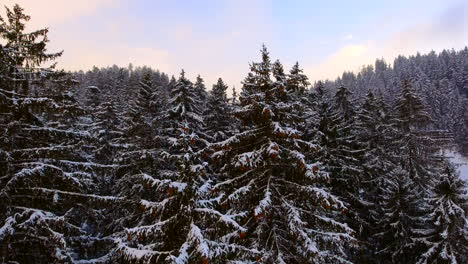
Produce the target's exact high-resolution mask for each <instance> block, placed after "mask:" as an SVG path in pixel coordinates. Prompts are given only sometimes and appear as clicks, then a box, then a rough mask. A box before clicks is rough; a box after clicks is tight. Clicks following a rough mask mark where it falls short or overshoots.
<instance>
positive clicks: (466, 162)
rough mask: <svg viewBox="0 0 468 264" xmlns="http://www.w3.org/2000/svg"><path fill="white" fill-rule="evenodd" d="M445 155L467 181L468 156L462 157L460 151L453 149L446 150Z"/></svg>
mask: <svg viewBox="0 0 468 264" xmlns="http://www.w3.org/2000/svg"><path fill="white" fill-rule="evenodd" d="M447 157H449V159H450V161H451V162H453V163H454V164H455V165H456V166H457V169H458V171H459V172H460V177H461V178H463V179H465V180H466V181H468V157H464V156H462V155H461V154H460V153H458V152H454V151H450V152H448V153H447Z"/></svg>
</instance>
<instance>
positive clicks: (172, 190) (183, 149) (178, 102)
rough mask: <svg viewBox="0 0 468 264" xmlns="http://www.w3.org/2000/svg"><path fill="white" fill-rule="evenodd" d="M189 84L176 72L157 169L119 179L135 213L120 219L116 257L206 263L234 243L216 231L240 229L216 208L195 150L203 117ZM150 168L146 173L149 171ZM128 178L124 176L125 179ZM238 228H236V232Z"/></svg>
mask: <svg viewBox="0 0 468 264" xmlns="http://www.w3.org/2000/svg"><path fill="white" fill-rule="evenodd" d="M194 93H195V90H194V88H193V85H192V83H191V82H190V81H189V80H188V79H187V78H186V77H185V75H184V72H183V71H182V73H181V76H180V78H179V80H178V81H177V83H176V84H175V85H174V87H173V90H172V98H171V99H170V101H169V102H170V106H171V108H169V109H168V110H167V115H166V120H165V125H166V126H165V129H166V130H165V134H161V135H160V136H159V137H160V138H161V139H162V140H164V141H165V144H164V145H163V147H164V148H165V151H162V152H161V153H160V155H161V156H162V157H164V159H165V163H164V164H161V165H160V168H159V169H158V170H157V171H148V170H146V171H145V170H141V172H140V173H139V174H135V175H128V176H125V177H124V179H122V183H123V186H122V187H123V188H122V194H123V195H125V196H127V197H128V198H130V199H133V201H134V202H133V204H134V206H135V207H136V208H135V212H130V213H129V216H128V217H127V219H124V220H123V221H122V220H120V221H121V223H122V225H123V226H124V227H125V229H124V230H123V232H121V233H120V234H118V236H117V241H118V247H117V248H116V251H115V252H116V254H115V260H116V261H119V260H120V261H123V262H126V263H208V262H209V261H212V260H213V261H220V260H221V259H224V258H226V256H227V255H229V253H230V252H232V251H233V247H232V246H231V245H229V244H227V243H223V241H221V240H220V239H219V237H218V236H217V234H218V233H219V231H218V230H220V229H221V230H222V229H229V228H234V229H235V230H237V231H238V232H242V231H245V230H244V228H242V227H241V226H239V225H238V224H237V223H236V221H234V220H233V219H232V218H233V216H231V215H226V214H222V213H221V212H219V211H218V210H216V209H215V207H216V205H217V201H218V200H219V199H220V197H218V195H213V193H215V192H214V190H213V187H212V180H211V179H210V176H209V174H208V173H207V172H206V166H207V164H206V163H204V162H202V161H201V160H200V157H199V154H198V153H197V152H198V150H199V149H200V146H201V145H203V144H201V145H200V144H199V142H198V141H200V138H201V137H200V136H198V133H199V132H201V129H202V125H203V120H202V118H201V116H199V110H198V109H199V106H198V105H197V104H198V102H197V101H196V100H194V99H196V97H195V96H194ZM150 173H151V174H150ZM127 178H128V179H127ZM239 230H240V231H239Z"/></svg>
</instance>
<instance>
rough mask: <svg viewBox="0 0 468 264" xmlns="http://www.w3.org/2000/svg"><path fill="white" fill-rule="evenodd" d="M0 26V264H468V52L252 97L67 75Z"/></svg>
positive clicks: (95, 73) (283, 75) (261, 87)
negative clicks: (465, 169) (467, 171)
mask: <svg viewBox="0 0 468 264" xmlns="http://www.w3.org/2000/svg"><path fill="white" fill-rule="evenodd" d="M6 11H7V12H6V16H5V17H3V18H0V38H1V41H0V43H1V44H0V263H11V264H13V263H82V264H84V263H177V264H179V263H203V264H207V263H278V264H279V263H420V264H426V263H427V264H428V263H468V218H467V213H468V196H467V183H466V182H465V181H464V180H463V179H461V178H460V175H459V173H457V168H456V166H454V165H453V164H451V163H450V162H448V160H447V159H446V157H445V156H444V151H445V150H446V149H454V150H457V151H458V152H460V153H464V154H467V155H468V99H467V98H468V48H465V49H463V50H460V51H454V50H445V51H442V52H441V53H439V54H437V53H435V52H431V53H429V54H425V55H421V54H417V55H415V56H410V57H403V56H400V57H398V58H397V59H395V61H394V62H393V64H388V63H386V62H385V61H383V60H377V61H376V63H375V66H367V67H364V68H362V70H361V71H360V72H358V73H352V72H347V73H344V74H343V75H342V77H340V78H338V79H336V80H333V81H330V80H324V81H315V82H313V81H311V80H309V79H308V77H307V76H306V75H305V74H304V73H303V70H302V69H301V67H300V65H299V64H298V63H296V64H295V65H294V66H293V67H292V68H291V69H285V68H284V67H283V65H282V64H281V62H280V61H279V60H275V59H273V58H272V57H271V56H270V53H269V52H268V50H267V48H266V47H265V46H263V47H262V48H261V50H260V58H259V59H258V62H252V63H250V64H247V63H246V71H248V73H247V74H246V76H245V79H244V80H243V82H242V88H241V90H239V91H235V90H234V89H232V90H231V88H229V87H228V85H226V83H225V82H224V81H223V80H222V79H221V78H219V80H218V81H217V83H216V84H214V85H213V86H212V87H209V88H207V87H206V85H205V83H204V80H203V78H202V77H201V76H198V77H197V78H196V80H189V79H188V78H187V76H186V74H185V72H184V71H183V70H181V72H180V74H179V75H178V76H169V75H168V74H166V73H163V72H160V71H157V70H154V69H151V68H147V67H133V66H132V65H130V66H129V67H126V68H121V67H118V66H113V67H108V68H94V69H92V70H90V71H86V72H65V71H63V70H59V69H57V66H56V62H57V61H58V62H59V61H60V60H59V58H60V55H61V53H51V52H49V51H48V50H47V44H48V38H47V34H48V30H47V29H40V30H36V31H32V32H29V31H26V30H25V25H26V24H27V22H28V20H29V17H28V16H27V15H26V14H24V12H23V9H22V8H21V7H19V6H18V5H16V6H14V7H11V8H7V10H6Z"/></svg>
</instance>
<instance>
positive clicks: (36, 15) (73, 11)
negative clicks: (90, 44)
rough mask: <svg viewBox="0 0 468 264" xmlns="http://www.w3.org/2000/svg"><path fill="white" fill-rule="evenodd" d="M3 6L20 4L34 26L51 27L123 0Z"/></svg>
mask: <svg viewBox="0 0 468 264" xmlns="http://www.w3.org/2000/svg"><path fill="white" fill-rule="evenodd" d="M3 2H4V3H3V5H5V6H7V7H12V6H13V5H14V4H19V5H20V6H21V7H22V8H24V9H25V12H26V14H28V15H30V16H31V23H32V25H33V26H40V27H51V26H53V25H55V24H57V23H60V22H64V21H66V20H69V19H73V18H76V17H80V16H83V15H92V14H94V13H95V12H96V11H97V10H99V9H100V8H102V7H109V6H116V5H117V4H119V3H120V2H121V0H77V1H73V0H4V1H3ZM2 12H3V10H2Z"/></svg>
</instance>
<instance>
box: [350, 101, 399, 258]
mask: <svg viewBox="0 0 468 264" xmlns="http://www.w3.org/2000/svg"><path fill="white" fill-rule="evenodd" d="M394 134H395V128H394V126H393V124H392V123H391V118H390V117H389V114H388V106H387V105H386V104H385V102H384V101H383V99H382V98H380V99H379V98H376V97H375V96H374V94H373V93H372V92H368V94H367V95H366V98H365V100H364V102H363V104H362V105H361V107H360V108H359V109H358V110H357V121H356V135H357V140H358V141H359V142H361V144H362V147H363V150H364V151H363V156H362V161H363V164H362V170H363V172H362V177H361V184H360V193H359V196H360V199H362V200H363V201H364V202H363V203H361V205H360V206H359V207H358V208H355V210H356V209H357V211H358V213H359V217H360V218H361V219H363V221H362V222H361V223H362V224H363V225H362V226H360V228H359V233H358V238H359V240H361V241H362V243H361V246H362V247H361V250H360V251H359V252H358V253H357V256H356V259H355V261H356V262H358V263H360V262H364V263H367V262H371V261H376V259H375V257H374V256H375V251H374V250H373V249H375V238H374V237H373V234H375V232H378V228H377V226H376V225H375V224H373V223H375V222H377V221H379V220H380V219H381V218H382V217H383V214H384V212H382V210H381V209H382V208H381V207H380V205H379V204H380V201H381V197H382V195H383V193H382V189H383V184H384V183H385V182H386V180H387V178H388V177H389V176H390V175H391V172H392V170H394V169H395V167H397V166H398V164H395V162H394V160H395V157H394V156H393V155H392V154H394V153H395V151H394V150H395V146H393V145H392V143H391V142H392V141H393V135H394Z"/></svg>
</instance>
